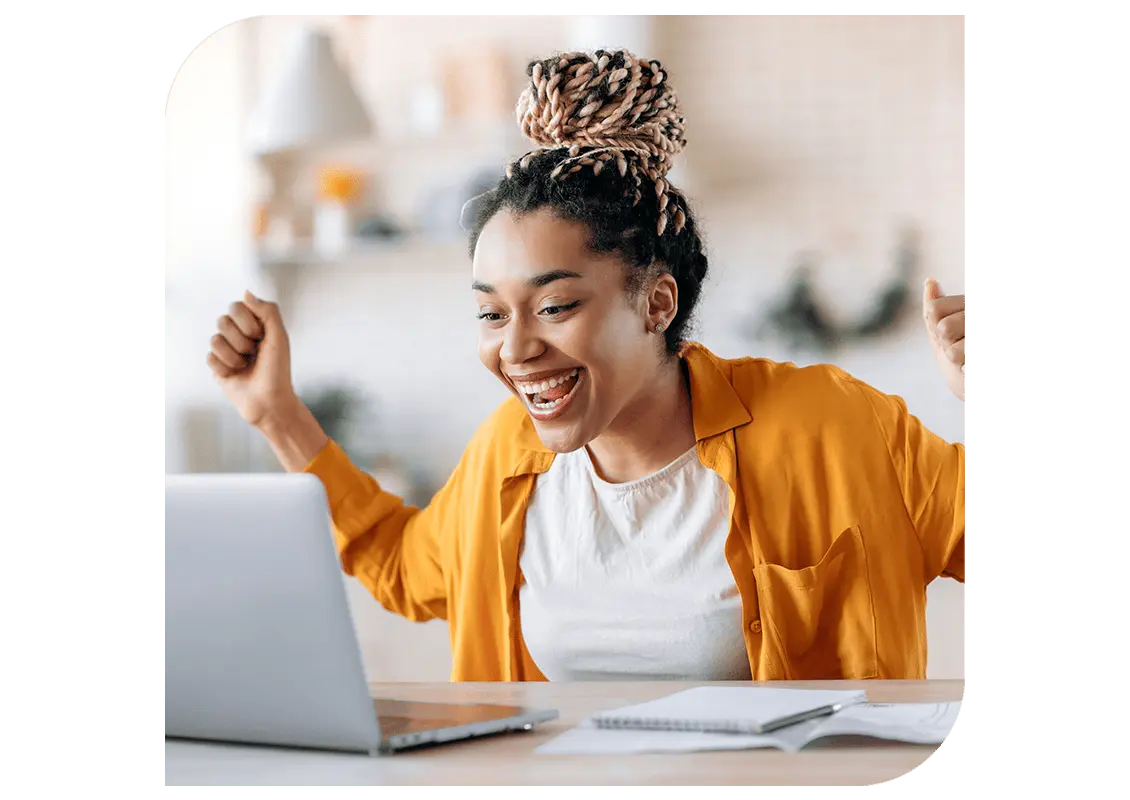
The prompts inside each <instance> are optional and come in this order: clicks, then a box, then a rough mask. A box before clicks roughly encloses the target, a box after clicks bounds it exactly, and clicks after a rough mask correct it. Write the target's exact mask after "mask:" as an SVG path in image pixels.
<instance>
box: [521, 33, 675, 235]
mask: <svg viewBox="0 0 1130 800" xmlns="http://www.w3.org/2000/svg"><path fill="white" fill-rule="evenodd" d="M528 74H529V77H530V84H529V86H527V87H526V89H525V90H524V91H523V92H522V94H521V96H520V97H519V98H518V106H517V117H518V125H519V126H520V127H521V129H522V133H523V134H524V135H525V136H526V137H527V138H528V139H530V140H531V141H533V142H534V143H535V144H537V145H539V148H538V149H537V150H533V151H531V152H529V153H526V154H525V155H524V156H523V157H522V158H520V159H518V160H517V161H515V162H514V163H512V164H510V165H509V166H508V167H507V170H506V175H507V177H512V176H513V174H514V170H515V168H517V169H522V170H524V169H526V168H527V167H528V166H529V164H530V161H531V160H532V159H533V158H534V157H535V156H536V155H538V154H539V153H541V152H545V151H547V150H567V151H568V158H566V159H565V160H563V161H562V162H561V163H560V164H558V165H557V167H556V168H555V169H554V170H553V172H552V173H551V177H552V178H554V179H557V180H564V179H565V178H567V177H568V176H569V175H572V174H574V173H576V172H578V171H580V170H582V169H591V170H592V171H593V174H594V175H599V174H600V173H601V170H603V169H604V168H605V167H607V166H611V165H615V167H616V169H617V170H619V172H620V176H621V177H630V178H631V183H630V185H631V188H630V190H629V191H630V194H632V196H633V204H635V203H639V201H640V199H641V198H642V194H641V192H640V186H641V185H642V183H643V180H644V178H646V179H647V180H649V181H651V183H652V184H653V185H654V186H655V196H656V199H657V201H658V203H659V223H658V232H659V235H660V236H662V235H663V232H664V231H665V230H666V228H667V224H668V220H670V221H671V223H673V225H674V231H675V233H676V234H678V233H679V232H680V231H682V230H683V227H684V225H685V224H686V214H685V211H684V209H685V206H686V203H685V201H684V200H683V198H682V195H681V194H679V193H678V192H677V191H675V190H674V188H673V187H672V186H671V184H670V183H668V182H667V173H668V171H669V170H670V169H671V166H672V164H673V160H674V157H675V156H676V155H678V154H679V153H680V152H682V150H683V147H684V146H686V139H685V138H684V128H683V117H682V115H681V114H680V112H679V103H678V98H677V97H676V95H675V90H674V89H673V88H672V87H671V85H670V84H669V83H668V82H667V73H666V72H665V71H664V70H663V67H662V66H661V65H660V63H659V62H658V61H646V60H641V59H639V58H637V57H636V56H634V55H632V54H631V53H629V52H628V51H627V50H619V51H605V50H597V51H596V52H595V53H592V54H589V53H566V54H564V55H561V56H558V57H556V58H550V59H546V60H544V61H535V62H533V63H531V64H530V67H529V69H528Z"/></svg>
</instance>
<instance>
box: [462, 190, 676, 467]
mask: <svg viewBox="0 0 1130 800" xmlns="http://www.w3.org/2000/svg"><path fill="white" fill-rule="evenodd" d="M587 241H588V230H587V228H586V227H585V226H584V225H583V224H581V223H578V222H571V221H566V220H562V219H560V218H559V217H557V216H556V215H554V213H553V212H552V211H551V210H549V209H540V210H538V211H535V212H532V213H529V214H525V215H522V216H515V215H514V214H513V213H511V212H510V211H508V210H506V209H503V210H501V211H499V212H498V213H497V214H495V216H494V217H493V218H492V219H491V220H490V222H488V223H487V225H486V227H484V228H483V231H482V234H481V235H480V237H479V240H478V244H477V245H476V247H475V257H474V262H473V268H474V285H473V288H474V291H475V300H476V302H477V304H478V316H479V322H478V324H479V358H480V359H482V362H483V365H484V366H486V368H487V369H489V370H490V371H491V372H493V373H494V374H495V375H497V376H498V379H499V380H501V381H502V383H503V384H504V385H505V386H506V388H508V389H509V390H510V391H511V392H513V393H514V394H515V395H516V396H517V397H518V399H519V400H520V401H522V404H523V405H524V406H525V408H526V411H527V413H528V414H529V415H530V417H531V419H532V420H533V422H534V427H535V428H536V429H537V432H538V436H539V437H540V438H541V441H542V443H543V444H544V445H545V446H546V447H548V448H549V449H551V450H553V451H555V452H558V453H567V452H571V451H573V450H577V449H578V448H581V447H584V446H585V445H586V444H588V443H589V442H591V441H592V440H593V439H595V438H596V437H598V436H600V435H601V434H602V433H604V432H605V431H606V430H608V429H609V428H610V427H614V426H615V425H616V423H617V420H618V419H624V420H627V419H630V415H631V414H632V413H633V412H632V409H633V408H634V407H637V406H638V405H639V404H641V403H646V402H647V400H648V391H649V388H650V385H651V383H652V382H653V381H654V379H655V375H656V370H657V368H658V366H659V364H660V362H661V359H662V354H663V342H662V337H661V336H657V335H656V334H654V333H650V331H651V330H652V329H653V328H654V325H655V323H656V322H658V321H660V320H663V321H664V322H666V323H668V324H669V323H670V320H671V319H672V318H673V317H674V309H673V307H668V308H664V305H665V304H666V305H667V306H671V305H672V304H673V302H674V298H673V297H668V295H669V294H670V292H671V291H672V289H671V288H670V287H669V286H668V287H667V288H666V289H662V290H661V291H659V292H658V294H659V296H658V298H657V296H656V295H657V292H656V291H655V290H654V289H653V290H651V291H642V292H639V293H636V296H630V295H629V294H628V293H627V292H626V291H625V286H624V279H625V265H624V263H623V262H622V261H621V260H620V258H619V257H618V256H616V255H615V254H604V253H593V252H591V251H590V250H589V249H588V247H586V243H587ZM666 277H667V278H668V280H667V281H666V282H662V281H661V282H660V283H661V284H662V285H663V286H667V284H673V283H674V281H673V280H670V278H669V276H666ZM665 298H666V299H665ZM625 415H628V416H625Z"/></svg>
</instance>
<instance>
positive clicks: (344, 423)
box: [301, 385, 364, 452]
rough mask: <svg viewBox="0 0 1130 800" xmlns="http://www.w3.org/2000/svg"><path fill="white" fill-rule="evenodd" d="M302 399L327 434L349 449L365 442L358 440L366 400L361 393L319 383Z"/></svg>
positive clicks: (343, 387)
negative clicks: (358, 425) (357, 434)
mask: <svg viewBox="0 0 1130 800" xmlns="http://www.w3.org/2000/svg"><path fill="white" fill-rule="evenodd" d="M301 397H302V402H303V403H305V405H306V407H307V408H308V409H310V413H311V414H313V415H314V419H316V420H317V421H318V424H319V425H321V426H322V430H324V431H325V432H326V435H327V436H329V437H330V438H331V439H333V440H334V441H335V442H337V443H338V444H339V445H340V446H341V448H342V449H343V450H346V451H347V452H348V451H349V450H351V449H356V447H358V446H363V445H361V444H360V443H359V442H357V441H356V433H357V431H356V426H357V423H358V422H359V421H360V416H361V413H362V408H363V406H364V400H363V398H362V396H361V393H360V392H358V391H356V390H354V389H352V388H350V387H348V386H339V385H328V386H318V387H315V388H313V389H310V390H307V391H306V392H304V393H303V394H302V396H301Z"/></svg>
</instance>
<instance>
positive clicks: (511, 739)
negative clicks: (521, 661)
mask: <svg viewBox="0 0 1130 800" xmlns="http://www.w3.org/2000/svg"><path fill="white" fill-rule="evenodd" d="M693 685H696V684H684V683H527V684H520V683H513V684H506V683H500V684H482V683H480V684H424V683H420V684H407V683H401V684H374V685H373V687H372V688H373V695H374V696H377V697H392V698H397V699H403V700H433V701H449V702H487V703H491V702H493V703H505V704H509V705H525V706H530V707H535V708H556V709H558V710H559V711H560V712H561V717H560V719H557V720H555V721H553V722H550V723H544V724H541V725H539V726H538V727H537V728H536V730H534V731H533V732H530V733H517V734H505V735H502V736H498V737H491V738H486V739H474V740H469V741H465V742H455V743H452V744H446V745H442V746H439V747H434V748H429V749H425V750H418V751H406V752H403V753H397V754H395V755H389V756H381V757H378V758H371V757H368V756H354V755H339V754H335V753H318V752H309V751H298V750H286V749H282V748H270V747H244V746H237V745H212V744H202V743H201V744H198V743H195V742H166V743H165V783H166V784H167V785H174V784H212V785H215V784H225V785H226V784H259V785H293V784H301V785H311V784H314V785H330V784H352V785H357V784H364V785H381V784H424V785H438V784H444V785H482V784H490V785H499V784H518V785H531V784H549V785H562V784H582V785H610V784H632V785H634V784H659V785H665V784H666V785H671V784H691V785H706V784H733V785H754V784H872V783H879V782H882V781H886V780H890V779H891V778H896V777H898V776H899V775H903V774H905V773H907V772H910V771H911V770H912V769H914V768H915V767H917V766H918V765H919V764H921V763H922V762H923V761H925V760H926V759H927V758H929V757H930V754H931V753H933V752H934V750H935V749H936V748H935V747H926V746H920V745H904V744H896V743H882V742H881V743H874V744H871V743H868V744H865V745H856V744H852V745H845V746H842V745H831V746H826V747H823V748H820V747H811V748H809V749H807V750H804V751H802V752H801V753H798V754H796V755H789V754H786V753H781V752H779V751H777V750H743V751H736V752H706V753H685V754H682V753H681V754H676V755H670V754H668V755H636V756H625V757H612V756H539V755H535V754H534V749H535V748H536V747H538V746H539V745H540V744H541V743H542V742H544V741H546V740H548V739H549V738H551V737H554V736H557V735H558V734H560V733H562V732H564V731H566V730H568V729H569V728H571V727H573V726H574V725H576V724H577V723H578V722H580V721H581V720H582V719H583V718H585V717H586V716H588V715H590V714H592V713H594V712H597V711H602V710H605V709H609V708H616V707H617V706H623V705H628V704H631V703H639V702H643V701H644V700H652V699H655V698H658V697H662V696H664V695H667V694H671V693H673V692H677V691H681V690H683V689H687V688H690V687H691V686H693ZM745 685H749V684H745ZM772 685H774V686H797V687H804V688H836V689H852V688H862V689H866V691H867V696H868V698H869V699H871V700H872V701H874V702H896V703H897V702H939V701H947V700H960V699H961V695H962V689H963V686H964V682H963V681H864V682H842V683H836V682H825V683H820V682H798V683H775V684H772Z"/></svg>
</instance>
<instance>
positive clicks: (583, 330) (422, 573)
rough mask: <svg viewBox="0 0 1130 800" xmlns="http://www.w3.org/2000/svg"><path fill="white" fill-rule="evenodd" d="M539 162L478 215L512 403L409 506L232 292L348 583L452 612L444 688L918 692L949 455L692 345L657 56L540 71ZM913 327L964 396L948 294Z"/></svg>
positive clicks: (254, 312)
mask: <svg viewBox="0 0 1130 800" xmlns="http://www.w3.org/2000/svg"><path fill="white" fill-rule="evenodd" d="M528 75H529V79H530V83H529V87H528V88H527V89H526V91H525V92H524V93H523V94H522V97H521V99H520V101H519V105H518V116H519V120H520V122H521V126H522V130H523V132H524V133H525V134H526V135H527V136H528V137H529V138H530V139H532V140H533V141H534V142H535V143H536V144H537V145H539V148H538V149H537V150H535V151H533V152H531V153H529V154H527V155H526V156H525V157H523V158H522V159H521V160H520V161H518V162H517V163H515V164H512V165H510V167H509V168H508V170H507V173H506V177H504V178H503V179H502V180H501V181H500V183H499V184H498V186H497V188H496V189H495V190H493V191H492V192H490V193H488V194H487V195H486V196H484V197H483V198H481V200H480V202H479V203H478V206H477V209H476V210H475V212H474V214H473V215H472V216H473V219H472V223H471V228H472V230H471V235H470V252H471V257H472V264H473V290H474V293H475V298H476V302H477V305H478V319H479V325H480V336H479V351H480V358H481V359H482V362H483V365H484V366H486V368H487V369H489V370H491V371H492V372H493V373H494V374H495V375H496V376H497V377H498V379H499V380H500V381H501V382H502V384H503V385H504V386H505V387H506V388H507V389H508V390H509V391H510V392H511V393H512V394H513V397H512V398H510V399H508V400H507V401H506V402H504V403H503V404H502V405H501V406H500V407H499V408H498V409H497V411H495V413H494V414H493V415H492V416H491V417H490V418H489V419H488V420H487V421H486V422H485V423H484V424H483V425H482V426H481V428H480V429H479V430H478V432H477V433H476V434H475V436H474V438H473V439H472V441H471V443H470V445H469V446H468V447H467V449H466V451H465V453H464V455H463V457H462V459H461V461H460V463H459V465H458V466H457V467H456V469H455V471H454V473H453V474H452V475H451V477H450V479H449V480H448V482H447V484H446V485H445V486H444V487H443V488H442V489H441V490H440V492H439V493H438V494H437V495H436V496H435V498H434V499H433V500H432V502H431V503H430V504H429V505H428V506H427V507H426V508H424V509H417V508H413V507H409V506H406V505H405V504H404V503H403V502H402V501H401V500H400V498H398V497H395V496H393V495H391V494H388V493H386V492H384V491H382V490H381V488H380V486H379V485H378V484H377V482H376V481H375V480H373V479H372V478H371V477H369V476H368V475H367V474H366V473H364V472H362V471H361V470H359V469H358V468H356V467H355V466H354V465H353V464H351V463H350V462H349V460H348V459H347V457H346V456H345V455H344V453H343V452H342V451H341V449H340V448H339V447H338V445H337V444H335V443H334V442H332V441H330V440H329V439H328V438H327V436H326V434H325V433H324V432H323V431H322V429H321V428H320V427H319V426H318V423H317V422H316V421H315V420H314V418H313V417H312V416H311V414H310V412H309V411H308V410H307V409H306V408H305V407H304V406H303V405H302V404H301V402H300V401H299V400H298V399H297V397H296V395H295V392H294V389H293V388H292V385H291V377H290V360H289V353H288V341H287V334H286V330H285V328H284V327H283V323H282V320H281V318H280V316H279V313H278V309H277V308H276V307H275V306H274V305H273V304H271V303H266V302H263V301H261V300H259V299H257V298H255V297H253V296H251V295H247V296H246V297H245V299H244V301H243V302H242V303H235V304H233V305H232V306H231V308H230V310H229V313H228V314H227V315H225V316H224V317H223V318H221V320H220V322H219V333H217V334H216V336H215V337H213V340H212V350H211V353H210V354H209V357H208V361H209V364H210V365H211V368H212V370H213V371H214V372H215V374H216V376H217V377H218V379H219V381H220V383H221V385H222V386H223V388H224V390H225V391H226V393H227V395H228V396H229V397H230V399H231V400H232V402H233V403H234V404H235V405H236V407H237V408H238V409H239V411H240V413H241V414H242V415H243V417H244V418H245V419H246V420H247V421H248V422H249V423H251V424H252V425H254V426H255V427H256V428H257V429H258V430H260V431H261V432H262V433H263V435H264V436H265V437H266V438H267V440H268V441H269V442H270V444H271V446H272V447H273V449H274V451H275V453H276V454H277V456H278V458H279V459H280V461H281V462H282V464H283V465H284V466H285V467H286V469H288V470H290V471H293V472H298V471H307V472H310V473H313V474H314V475H316V476H318V477H319V478H320V479H321V480H322V482H323V483H324V484H325V487H326V492H327V494H328V497H329V503H330V508H331V513H332V517H333V523H334V529H335V538H336V543H337V547H338V549H339V552H340V555H341V561H342V565H343V568H344V570H345V571H346V572H347V573H349V574H351V575H355V576H356V577H357V578H359V579H360V580H361V581H362V582H363V583H364V584H365V585H366V586H367V587H368V588H369V589H370V591H371V592H372V593H373V595H374V596H375V597H376V598H377V599H378V600H379V601H380V602H381V603H382V604H383V605H384V606H385V607H386V608H388V609H389V610H391V611H393V612H396V613H399V614H402V615H404V616H405V617H407V618H408V619H411V620H427V619H432V618H437V617H438V618H441V619H446V620H447V621H448V623H449V625H450V631H451V644H452V650H453V655H454V667H453V673H452V677H453V679H454V680H477V681H489V680H544V679H547V678H548V679H554V680H561V679H564V680H568V679H577V678H615V677H632V678H681V679H688V680H723V679H750V678H753V679H756V680H767V679H816V678H923V677H925V669H926V621H925V603H926V595H925V588H926V585H927V584H928V583H929V582H930V581H931V580H933V579H934V578H935V577H937V576H938V575H943V574H944V575H950V576H952V577H955V578H957V579H958V580H964V554H965V547H964V541H965V538H964V537H965V510H964V496H965V473H964V462H965V454H964V449H963V447H962V446H961V445H950V444H947V443H945V442H944V441H942V440H941V439H940V438H938V437H937V436H935V435H933V434H932V433H930V432H929V431H927V430H926V429H925V428H924V427H923V426H922V424H921V423H920V422H919V421H918V420H917V419H915V418H914V417H913V416H911V415H910V414H909V413H908V412H907V409H906V407H905V405H904V404H903V402H902V401H901V400H900V399H898V398H895V397H890V396H887V395H884V394H882V393H880V392H878V391H876V390H874V389H872V388H870V387H868V386H866V385H865V384H863V383H861V382H859V381H857V380H854V379H853V378H851V377H850V376H849V375H846V374H845V373H843V372H842V371H840V370H839V369H836V368H835V367H831V366H826V365H824V366H814V367H806V368H798V367H796V366H793V365H792V364H779V363H773V362H770V361H767V360H762V359H749V358H747V359H736V360H729V359H722V358H718V357H716V356H714V355H713V354H712V353H710V351H708V350H707V349H706V348H704V347H702V346H701V345H698V344H695V343H691V342H686V341H684V333H685V332H686V330H687V325H688V322H689V320H690V317H691V314H692V312H693V310H694V307H695V304H696V302H697V300H698V297H699V293H700V290H701V287H702V282H703V279H704V278H705V276H706V271H707V258H706V255H705V253H704V252H703V247H702V241H701V239H700V238H699V234H698V229H697V227H696V223H695V219H694V216H693V215H692V213H691V209H690V207H689V206H688V204H687V201H686V198H685V197H684V196H683V195H682V194H680V193H679V192H678V190H676V189H675V187H673V186H671V185H670V184H669V183H668V182H667V180H666V174H667V170H668V168H669V166H670V163H671V158H672V157H673V156H674V155H675V154H677V153H678V152H679V151H680V150H681V149H682V147H683V145H684V138H683V120H682V117H681V116H680V114H679V108H678V104H677V102H676V97H675V93H674V90H673V89H672V88H671V86H670V84H669V82H668V80H667V75H666V73H665V72H664V71H663V69H662V67H661V66H660V65H659V63H657V62H655V61H642V60H639V59H637V58H635V57H634V56H632V55H631V54H629V53H626V52H605V51H597V53H596V54H595V55H587V54H580V53H574V54H567V55H563V56H560V57H554V58H550V59H547V60H545V61H539V62H534V63H533V64H531V65H530V68H529V70H528ZM924 312H925V315H926V321H927V328H928V330H929V331H930V335H931V337H932V341H933V343H934V348H935V351H936V352H937V353H938V355H939V358H940V361H941V364H942V368H943V371H944V373H945V375H946V377H947V379H948V381H949V383H950V386H951V388H952V389H953V390H954V391H955V393H957V395H958V396H959V397H963V394H964V372H963V365H964V360H965V355H964V349H965V343H964V324H965V323H964V313H965V312H964V298H963V297H940V293H939V292H938V290H937V286H936V285H934V284H930V285H928V286H927V289H926V297H925V298H924Z"/></svg>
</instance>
